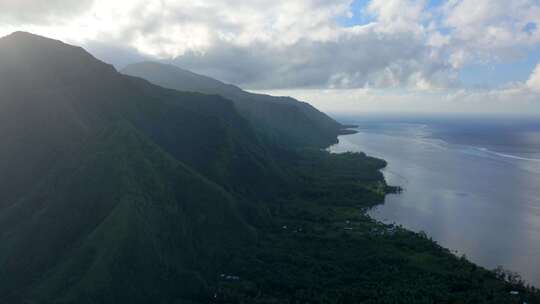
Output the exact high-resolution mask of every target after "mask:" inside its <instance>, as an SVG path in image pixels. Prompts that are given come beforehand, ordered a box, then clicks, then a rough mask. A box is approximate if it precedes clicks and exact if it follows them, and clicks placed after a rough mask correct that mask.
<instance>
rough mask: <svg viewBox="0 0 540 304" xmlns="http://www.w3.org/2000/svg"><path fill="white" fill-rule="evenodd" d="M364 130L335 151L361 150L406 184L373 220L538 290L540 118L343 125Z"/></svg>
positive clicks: (393, 119) (374, 120) (373, 119)
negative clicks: (405, 230)
mask: <svg viewBox="0 0 540 304" xmlns="http://www.w3.org/2000/svg"><path fill="white" fill-rule="evenodd" d="M342 121H343V122H345V123H354V124H356V125H358V128H357V130H358V132H359V133H357V134H353V135H343V136H340V137H339V143H338V144H336V145H334V146H332V147H330V148H329V149H330V150H331V151H333V152H344V151H363V152H366V153H367V154H368V155H371V156H375V157H380V158H383V159H385V160H386V161H388V167H387V168H386V169H384V174H385V177H386V179H387V181H388V183H389V184H391V185H398V186H401V187H403V189H404V191H403V192H402V193H401V194H393V195H388V196H387V198H386V200H385V203H384V204H383V205H380V206H378V207H376V208H374V209H373V210H372V211H371V212H370V214H371V215H372V217H374V218H376V219H378V220H380V221H383V222H395V223H397V224H401V225H403V226H404V227H406V228H409V229H411V230H414V231H424V232H426V233H427V234H428V235H429V236H430V237H432V238H433V239H434V240H436V241H437V242H438V243H440V244H441V245H443V246H445V247H448V248H450V249H451V250H453V251H456V253H457V254H459V255H461V254H465V255H466V256H467V257H468V258H469V259H470V260H471V261H473V262H476V263H478V264H480V265H482V266H484V267H486V268H489V269H492V268H495V267H497V266H499V265H500V266H503V267H504V268H506V269H509V270H512V271H517V272H519V273H520V274H521V275H522V276H523V278H524V279H525V280H526V281H527V282H529V283H531V284H533V285H535V286H537V287H540V119H535V118H530V117H529V118H520V117H471V116H469V117H448V116H424V117H411V116H408V117H399V116H365V117H355V118H346V119H342Z"/></svg>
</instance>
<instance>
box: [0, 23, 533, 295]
mask: <svg viewBox="0 0 540 304" xmlns="http://www.w3.org/2000/svg"><path fill="white" fill-rule="evenodd" d="M242 94H243V93H242ZM0 97H1V99H0V138H2V140H3V142H2V145H0V303H13V304H19V303H21V304H22V303H24V304H27V303H30V304H33V303H36V304H37V303H39V304H41V303H51V304H52V303H73V304H75V303H88V304H90V303H92V304H108V303H110V304H113V303H411V302H418V303H523V302H524V301H526V302H528V303H538V302H539V294H538V290H535V289H533V288H528V287H527V286H525V284H524V283H523V282H521V281H520V280H518V279H516V277H515V276H507V275H506V273H504V272H498V273H495V272H492V271H488V270H486V269H483V268H481V267H478V266H476V265H474V264H472V263H470V262H468V261H467V260H466V259H465V258H458V257H456V256H454V255H453V254H451V253H450V251H448V250H447V249H444V248H442V247H440V246H438V245H437V244H436V243H434V242H433V241H431V240H430V239H428V238H427V237H426V236H425V235H422V234H416V233H413V232H410V231H407V230H405V229H403V228H401V227H396V226H388V225H383V224H381V223H377V222H375V221H373V220H371V219H370V218H369V217H368V216H367V215H366V210H367V209H368V208H369V207H372V206H374V205H376V204H380V203H382V202H383V200H384V197H385V195H386V194H387V193H388V192H394V191H397V190H399V189H398V188H394V187H390V186H388V185H387V184H386V182H385V181H384V177H383V175H382V174H381V172H380V169H382V168H384V167H385V165H386V163H385V161H383V160H379V159H375V158H371V157H368V156H366V155H365V154H359V153H345V154H339V155H335V154H330V153H328V152H326V151H323V150H321V149H320V148H318V147H313V145H315V146H319V145H322V143H323V142H324V140H325V138H326V139H329V138H330V135H331V133H324V132H323V131H321V130H320V129H316V128H315V129H312V130H311V131H310V132H312V133H311V134H312V135H310V136H312V137H306V138H310V139H308V140H306V141H305V142H303V143H301V142H300V141H296V140H294V136H293V138H291V137H290V136H284V135H283V136H284V137H282V133H280V132H281V131H279V130H274V131H276V132H275V133H274V134H273V136H274V137H272V136H270V133H269V130H270V129H267V128H268V127H269V125H264V124H263V125H259V124H257V123H256V122H254V121H253V120H252V119H253V117H250V116H246V112H243V110H241V109H240V108H239V107H238V103H237V102H233V101H230V100H228V99H225V98H223V97H220V96H218V95H204V94H201V93H187V92H180V91H176V90H172V89H165V88H162V87H159V86H157V85H154V84H151V83H150V82H148V81H146V80H143V79H140V78H135V77H131V76H126V75H122V74H120V73H118V72H116V70H115V69H114V68H113V67H112V66H110V65H107V64H105V63H103V62H100V61H98V60H97V59H95V58H94V57H93V56H91V55H90V54H88V53H87V52H86V51H84V50H83V49H81V48H78V47H73V46H70V45H66V44H64V43H62V42H60V41H55V40H50V39H47V38H43V37H39V36H35V35H32V34H28V33H21V32H19V33H14V34H12V35H10V36H7V37H4V38H0ZM265 98H270V97H265ZM272 102H274V101H272ZM283 103H284V104H289V103H292V104H293V107H296V110H293V111H292V114H291V115H292V116H290V117H289V116H286V117H289V118H291V119H292V120H291V121H293V120H294V121H297V122H298V123H299V124H301V126H299V129H300V130H301V131H299V133H294V132H295V131H294V130H293V129H291V130H289V131H290V134H297V135H298V136H300V135H299V134H301V133H305V132H308V131H307V129H306V128H305V127H306V126H307V124H304V122H308V121H309V122H311V123H313V122H314V121H317V120H318V119H319V118H320V114H317V112H310V111H304V110H301V109H300V108H298V107H297V102H296V101H287V100H284V101H283ZM268 104H270V103H268ZM269 107H271V108H273V107H274V106H269ZM259 109H260V108H259ZM285 109H286V108H285V107H284V108H280V110H279V111H285ZM244 110H245V109H244ZM310 113H311V114H310ZM297 115H299V116H298V119H297V118H294V117H297ZM289 118H285V119H289ZM273 121H274V122H275V120H273ZM291 121H289V122H291ZM286 123H287V122H283V124H286ZM316 124H317V125H318V126H319V127H321V124H320V122H319V123H316ZM323 124H324V123H323ZM329 124H330V125H332V124H333V123H332V122H331V121H330V122H329ZM289 127H291V126H289ZM322 128H323V129H324V127H322ZM329 128H330V129H331V127H329ZM338 129H339V128H338V127H336V128H335V129H334V131H333V132H334V133H332V134H333V135H332V138H331V139H332V140H330V141H329V142H332V141H335V140H336V138H335V136H336V134H337V133H336V132H337V131H336V130H338ZM319 131H320V132H323V133H317V132H319ZM321 134H322V135H321ZM295 136H296V135H295ZM269 140H271V142H269ZM502 274H504V277H503V275H502ZM510 291H518V295H517V296H516V295H511V294H510V293H509V292H510Z"/></svg>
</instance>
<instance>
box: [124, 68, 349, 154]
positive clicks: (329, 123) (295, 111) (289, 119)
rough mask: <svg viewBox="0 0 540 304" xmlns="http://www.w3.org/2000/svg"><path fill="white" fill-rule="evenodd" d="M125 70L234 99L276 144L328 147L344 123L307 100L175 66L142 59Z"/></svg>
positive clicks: (163, 83) (178, 87) (181, 88)
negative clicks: (248, 87) (256, 90)
mask: <svg viewBox="0 0 540 304" xmlns="http://www.w3.org/2000/svg"><path fill="white" fill-rule="evenodd" d="M121 72H122V73H125V74H127V75H131V76H136V77H142V78H144V79H146V80H148V81H150V82H152V83H155V84H157V85H160V86H163V87H165V88H169V89H175V90H179V91H188V92H199V93H205V94H217V95H220V96H223V97H225V98H227V99H230V100H232V101H233V102H234V105H235V106H236V108H237V110H238V112H239V113H240V114H241V115H242V116H243V117H245V118H246V119H247V120H248V121H249V122H250V123H251V125H252V126H253V127H254V129H255V130H256V131H257V132H258V133H260V134H261V135H262V136H263V139H264V140H266V141H267V142H269V143H270V144H273V145H282V146H286V147H291V146H300V147H302V146H305V145H315V146H321V147H322V146H327V145H330V144H332V143H335V141H336V135H337V134H338V133H340V132H341V129H342V128H343V126H342V125H340V124H339V123H337V122H336V121H335V120H333V119H331V118H330V117H328V116H327V115H326V114H324V113H321V112H319V111H318V110H317V109H315V108H314V107H312V106H311V105H309V104H308V103H304V102H300V101H298V100H295V99H293V98H290V97H275V96H269V95H264V94H254V93H250V92H246V91H243V90H242V89H240V88H239V87H236V86H233V85H230V84H225V83H223V82H221V81H219V80H216V79H212V78H209V77H206V76H203V75H198V74H195V73H192V72H190V71H186V70H183V69H181V68H179V67H176V66H173V65H165V64H160V63H155V62H141V63H137V64H132V65H129V66H127V67H126V68H124V69H123V70H122V71H121Z"/></svg>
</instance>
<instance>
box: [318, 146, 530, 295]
mask: <svg viewBox="0 0 540 304" xmlns="http://www.w3.org/2000/svg"><path fill="white" fill-rule="evenodd" d="M331 147H332V146H329V147H328V148H327V150H328V151H331V149H330V148H331ZM368 150H369V149H368ZM342 151H345V150H342ZM342 151H340V152H335V151H331V152H332V153H343V152H342ZM351 151H356V150H351ZM373 152H374V150H373V148H372V149H371V152H370V155H376V154H373ZM393 161H394V163H395V162H396V159H395V158H393ZM385 182H387V179H386V177H385ZM394 182H396V181H395V180H394ZM398 186H402V185H398ZM398 188H399V187H398ZM392 194H398V195H399V193H392ZM383 204H384V203H383ZM383 204H377V205H374V206H373V207H371V208H369V209H368V210H366V213H367V215H368V216H369V217H370V218H372V219H373V220H375V221H378V220H377V218H376V217H373V216H372V215H371V214H369V212H370V211H372V210H374V209H375V208H377V207H379V206H383ZM386 219H388V220H389V221H387V220H386ZM379 220H380V217H379ZM390 221H392V223H396V222H397V223H399V220H398V219H392V218H391V217H390V218H385V220H384V222H383V221H381V222H380V223H382V224H384V223H388V222H390ZM400 227H403V226H401V225H400ZM404 229H406V230H408V231H411V232H413V233H416V234H419V235H422V236H426V234H425V233H424V232H423V231H422V230H412V229H411V228H404ZM437 243H438V242H437ZM441 248H442V249H443V250H444V251H446V252H449V253H452V254H453V255H455V256H456V257H459V256H458V251H455V250H453V249H455V248H454V247H447V246H441ZM460 251H461V250H460ZM459 258H465V259H467V260H469V259H468V258H466V257H464V256H463V257H459ZM469 261H470V260H469ZM471 263H473V262H471ZM474 264H476V265H477V267H480V268H484V269H486V268H485V266H479V265H480V264H479V263H478V262H474ZM497 268H498V267H497ZM486 270H487V269H486ZM488 271H490V272H492V273H496V272H497V271H498V272H501V268H498V269H493V270H488ZM504 272H506V273H511V274H512V276H513V277H520V276H519V275H518V274H517V273H516V272H511V271H508V270H505V271H504ZM519 279H520V280H521V278H519ZM522 283H523V285H528V284H529V282H527V281H524V280H523V281H522ZM530 286H532V285H530ZM532 290H533V291H534V290H535V289H534V288H533V289H532ZM536 292H537V291H536Z"/></svg>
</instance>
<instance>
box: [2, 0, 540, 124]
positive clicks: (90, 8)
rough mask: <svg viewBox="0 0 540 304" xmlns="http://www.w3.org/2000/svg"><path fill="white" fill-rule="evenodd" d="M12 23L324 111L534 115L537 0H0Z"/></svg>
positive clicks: (11, 27)
mask: <svg viewBox="0 0 540 304" xmlns="http://www.w3.org/2000/svg"><path fill="white" fill-rule="evenodd" d="M19 30H22V31H28V32H32V33H35V34H39V35H44V36H48V37H51V38H56V39H60V40H63V41H65V42H67V43H71V44H77V45H81V46H83V47H84V48H86V49H87V50H88V51H90V52H91V53H92V54H94V55H95V56H96V57H98V58H100V59H102V60H104V61H106V62H109V63H112V64H114V65H115V66H116V67H117V68H122V67H123V66H125V65H126V64H129V63H134V62H138V61H142V60H155V61H162V62H167V63H172V64H176V65H178V66H180V67H182V68H186V69H189V70H192V71H194V72H198V73H202V74H205V75H208V76H211V77H214V78H218V79H220V80H222V81H225V82H229V83H233V84H236V85H239V86H241V87H242V88H245V89H248V90H251V91H256V92H264V93H270V94H276V95H289V96H293V97H296V98H298V99H301V100H304V101H307V102H310V103H312V104H314V105H315V106H317V107H319V108H320V109H321V110H324V111H327V112H330V113H336V114H355V113H364V112H411V113H419V112H451V113H514V114H538V115H540V0H512V1H508V0H448V1H442V0H432V1H427V0H250V1H245V0H115V1H110V0H77V1H73V0H0V36H3V35H7V34H9V33H11V32H13V31H19Z"/></svg>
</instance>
